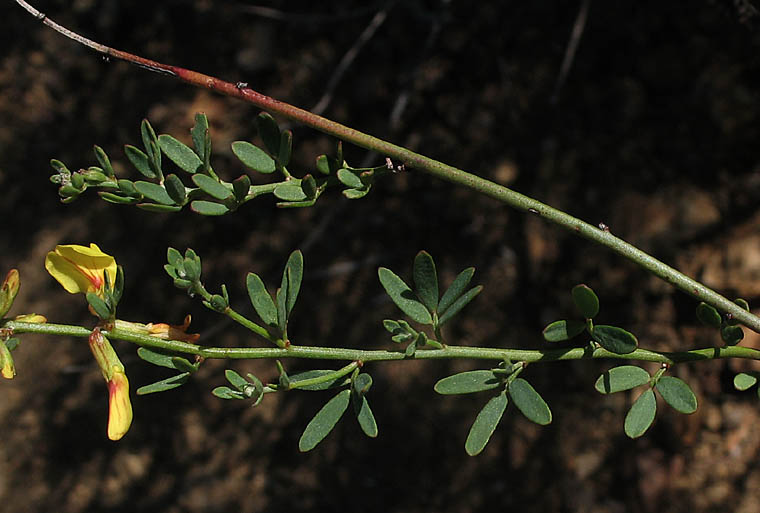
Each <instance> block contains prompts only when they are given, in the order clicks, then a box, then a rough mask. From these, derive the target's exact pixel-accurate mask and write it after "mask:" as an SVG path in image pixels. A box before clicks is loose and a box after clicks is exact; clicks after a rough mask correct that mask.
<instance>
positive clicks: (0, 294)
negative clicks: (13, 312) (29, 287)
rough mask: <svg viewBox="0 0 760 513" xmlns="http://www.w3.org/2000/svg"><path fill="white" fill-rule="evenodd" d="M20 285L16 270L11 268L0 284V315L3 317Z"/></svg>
mask: <svg viewBox="0 0 760 513" xmlns="http://www.w3.org/2000/svg"><path fill="white" fill-rule="evenodd" d="M20 286H21V282H20V281H19V276H18V271H17V270H16V269H11V270H10V271H8V274H7V275H6V276H5V280H3V283H2V285H0V317H5V314H6V313H8V310H10V309H11V306H12V305H13V300H14V299H16V294H18V289H19V287H20Z"/></svg>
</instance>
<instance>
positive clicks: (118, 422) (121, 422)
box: [108, 369, 132, 440]
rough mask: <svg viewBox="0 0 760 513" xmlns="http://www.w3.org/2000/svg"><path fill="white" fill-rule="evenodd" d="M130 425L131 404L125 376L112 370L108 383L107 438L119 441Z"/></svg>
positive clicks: (127, 381) (118, 371)
mask: <svg viewBox="0 0 760 513" xmlns="http://www.w3.org/2000/svg"><path fill="white" fill-rule="evenodd" d="M131 424H132V403H131V402H130V401H129V380H128V379H127V375H126V374H124V372H122V371H120V370H116V369H114V373H113V376H112V377H111V380H110V381H109V382H108V438H110V439H111V440H119V439H121V437H122V436H124V435H125V434H126V433H127V431H128V430H129V426H130V425H131Z"/></svg>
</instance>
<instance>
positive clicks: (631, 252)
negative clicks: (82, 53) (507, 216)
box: [16, 0, 760, 333]
mask: <svg viewBox="0 0 760 513" xmlns="http://www.w3.org/2000/svg"><path fill="white" fill-rule="evenodd" d="M16 3H18V4H19V5H20V6H21V7H23V8H24V9H26V10H27V11H28V12H29V13H30V14H32V15H33V16H35V17H36V18H37V19H38V20H40V21H41V22H42V23H44V24H45V25H47V26H48V27H50V28H52V29H54V30H56V31H57V32H59V33H61V34H63V35H64V36H66V37H68V38H70V39H73V40H74V41H76V42H78V43H80V44H83V45H85V46H87V47H89V48H91V49H93V50H95V51H96V52H98V53H101V54H103V55H106V56H108V57H111V58H114V59H120V60H123V61H126V62H130V63H132V64H135V65H137V66H140V67H142V68H145V69H147V70H149V71H153V72H156V73H163V74H166V75H170V76H173V77H175V78H178V79H179V80H182V81H184V82H187V83H189V84H192V85H195V86H198V87H203V88H206V89H209V90H211V91H215V92H217V93H220V94H224V95H227V96H232V97H234V98H238V99H240V100H243V101H246V102H248V103H251V104H253V105H256V106H257V107H259V108H261V109H264V110H266V111H268V112H270V113H272V114H278V115H280V116H283V117H285V118H287V119H289V120H291V121H295V122H298V123H301V124H303V125H306V126H308V127H311V128H313V129H315V130H319V131H321V132H323V133H325V134H328V135H332V136H334V137H337V138H338V139H341V140H343V141H346V142H350V143H352V144H355V145H357V146H360V147H362V148H366V149H368V150H373V151H375V152H377V153H380V154H382V155H386V156H388V157H391V158H393V159H396V160H397V161H400V162H403V163H404V166H405V167H406V168H409V169H415V170H418V171H422V172H425V173H428V174H430V175H432V176H435V177H438V178H441V179H443V180H446V181H449V182H451V183H454V184H457V185H461V186H464V187H467V188H469V189H472V190H474V191H477V192H479V193H481V194H484V195H486V196H488V197H490V198H493V199H495V200H497V201H499V202H501V203H504V204H505V205H508V206H510V207H512V208H514V209H517V210H520V211H523V212H529V213H531V214H534V215H537V216H539V217H541V218H543V219H546V220H547V221H549V222H551V223H554V224H556V225H559V226H561V227H562V228H565V229H566V230H569V231H571V232H573V233H576V234H578V235H580V236H581V237H584V238H585V239H587V240H590V241H592V242H595V243H597V244H600V245H602V246H605V247H607V248H609V249H611V250H612V251H614V252H615V253H617V254H618V255H620V256H622V257H624V258H626V259H628V260H630V261H632V262H635V263H636V264H638V265H639V266H640V267H642V268H643V269H645V270H646V271H648V272H649V273H651V274H653V275H655V276H657V277H658V278H660V279H662V280H664V281H666V282H668V283H670V284H671V285H673V286H674V287H676V288H677V289H679V290H681V291H683V292H685V293H687V294H689V295H691V296H693V297H694V298H696V299H698V300H700V301H704V302H705V303H708V304H710V305H712V306H714V307H715V308H717V309H718V310H720V311H721V312H723V313H726V314H730V315H731V316H732V317H733V318H734V319H735V320H737V321H738V322H740V323H742V324H744V325H745V326H747V327H748V328H749V329H751V330H752V331H755V332H757V333H760V317H758V316H756V315H754V314H752V313H750V312H747V311H746V310H744V309H743V308H742V307H740V306H739V305H737V304H735V303H734V302H733V301H731V300H729V299H728V298H726V297H724V296H722V295H720V294H718V293H717V292H715V291H713V290H712V289H710V288H709V287H706V286H705V285H703V284H702V283H700V282H698V281H696V280H694V279H692V278H690V277H689V276H686V275H685V274H683V273H681V272H680V271H678V270H676V269H674V268H673V267H670V266H669V265H667V264H665V263H664V262H661V261H659V260H657V259H656V258H654V257H652V256H651V255H649V254H647V253H645V252H644V251H641V250H640V249H638V248H637V247H635V246H633V245H632V244H629V243H628V242H626V241H624V240H622V239H620V238H618V237H616V236H614V235H612V233H610V232H609V231H607V230H605V229H600V228H598V227H596V226H593V225H591V224H589V223H586V222H585V221H582V220H580V219H578V218H576V217H573V216H571V215H569V214H566V213H565V212H563V211H561V210H558V209H556V208H553V207H550V206H549V205H546V204H544V203H541V202H540V201H538V200H535V199H533V198H530V197H528V196H525V195H523V194H520V193H519V192H516V191H513V190H511V189H509V188H507V187H504V186H502V185H499V184H496V183H494V182H491V181H489V180H486V179H484V178H480V177H478V176H476V175H473V174H471V173H467V172H465V171H463V170H461V169H457V168H455V167H453V166H450V165H448V164H444V163H442V162H439V161H437V160H434V159H431V158H429V157H426V156H424V155H420V154H418V153H415V152H413V151H410V150H408V149H406V148H403V147H401V146H398V145H395V144H393V143H390V142H388V141H384V140H382V139H379V138H377V137H374V136H371V135H369V134H365V133H362V132H360V131H358V130H355V129H353V128H350V127H347V126H345V125H342V124H340V123H337V122H335V121H332V120H329V119H326V118H323V117H321V116H318V115H316V114H314V113H312V112H309V111H307V110H304V109H300V108H298V107H295V106H293V105H290V104H287V103H284V102H281V101H278V100H275V99H274V98H271V97H269V96H266V95H264V94H261V93H259V92H257V91H254V90H253V89H251V88H249V87H248V85H247V84H244V83H241V82H238V83H232V82H226V81H224V80H220V79H218V78H216V77H212V76H209V75H204V74H203V73H198V72H196V71H192V70H189V69H185V68H181V67H178V66H171V65H168V64H163V63H160V62H157V61H153V60H150V59H146V58H144V57H140V56H138V55H133V54H131V53H128V52H124V51H121V50H116V49H114V48H111V47H108V46H106V45H103V44H100V43H97V42H95V41H92V40H90V39H87V38H85V37H83V36H81V35H79V34H77V33H76V32H73V31H71V30H69V29H67V28H66V27H63V26H61V25H59V24H57V23H55V22H54V21H52V20H51V19H50V18H48V17H47V16H46V15H45V14H43V13H41V12H40V11H38V10H37V9H35V8H34V7H32V6H31V5H30V4H29V3H28V2H26V1H24V0H16Z"/></svg>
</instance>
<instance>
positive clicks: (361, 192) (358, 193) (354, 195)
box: [343, 187, 369, 200]
mask: <svg viewBox="0 0 760 513" xmlns="http://www.w3.org/2000/svg"><path fill="white" fill-rule="evenodd" d="M368 193H369V187H367V188H366V189H346V190H344V191H343V196H345V197H346V199H350V200H353V199H360V198H363V197H364V196H366V195H367V194H368Z"/></svg>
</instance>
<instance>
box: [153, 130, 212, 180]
mask: <svg viewBox="0 0 760 513" xmlns="http://www.w3.org/2000/svg"><path fill="white" fill-rule="evenodd" d="M158 145H159V147H160V148H161V151H163V152H164V155H166V156H167V157H169V160H171V161H172V162H174V163H175V164H176V165H177V167H179V168H180V169H181V170H183V171H185V172H187V173H191V174H192V173H197V172H198V170H199V169H200V168H201V167H203V161H201V159H200V158H198V155H196V153H195V152H194V151H193V150H192V149H190V147H189V146H187V145H185V144H183V143H182V142H180V141H178V140H177V139H175V138H174V137H172V136H171V135H167V134H162V135H160V136H158Z"/></svg>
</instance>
